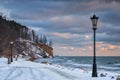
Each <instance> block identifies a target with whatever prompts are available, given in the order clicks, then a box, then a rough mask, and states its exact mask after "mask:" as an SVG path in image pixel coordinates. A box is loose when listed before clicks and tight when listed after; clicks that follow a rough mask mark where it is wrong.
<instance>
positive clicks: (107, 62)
mask: <svg viewBox="0 0 120 80" xmlns="http://www.w3.org/2000/svg"><path fill="white" fill-rule="evenodd" d="M48 61H49V63H51V64H59V65H62V66H65V67H68V68H80V69H84V70H88V71H91V70H92V64H93V57H90V56H84V57H83V56H81V57H80V56H56V57H55V58H53V59H49V60H48ZM96 64H97V71H107V72H115V73H118V74H120V57H111V56H105V57H102V56H101V57H96Z"/></svg>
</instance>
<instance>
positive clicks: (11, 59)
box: [10, 41, 13, 62]
mask: <svg viewBox="0 0 120 80" xmlns="http://www.w3.org/2000/svg"><path fill="white" fill-rule="evenodd" d="M10 45H11V54H10V62H13V57H12V56H13V53H12V49H13V41H11V42H10Z"/></svg>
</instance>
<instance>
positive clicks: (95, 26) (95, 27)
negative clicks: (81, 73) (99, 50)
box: [91, 14, 98, 77]
mask: <svg viewBox="0 0 120 80" xmlns="http://www.w3.org/2000/svg"><path fill="white" fill-rule="evenodd" d="M91 21H92V26H93V32H94V57H93V69H92V77H97V64H96V29H97V22H98V17H96V15H95V14H94V15H93V17H91Z"/></svg>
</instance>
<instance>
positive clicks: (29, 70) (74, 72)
mask: <svg viewBox="0 0 120 80" xmlns="http://www.w3.org/2000/svg"><path fill="white" fill-rule="evenodd" d="M100 73H104V74H105V73H107V76H106V77H100V76H98V77H97V78H92V77H91V71H85V70H82V69H73V68H67V67H64V66H62V65H50V64H41V63H35V62H30V61H25V60H23V59H22V60H19V61H14V62H13V63H11V64H7V59H6V58H0V80H116V78H117V76H118V75H119V74H116V73H109V72H104V71H101V72H99V74H100ZM112 76H114V78H112Z"/></svg>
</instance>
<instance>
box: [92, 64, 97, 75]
mask: <svg viewBox="0 0 120 80" xmlns="http://www.w3.org/2000/svg"><path fill="white" fill-rule="evenodd" d="M92 77H97V65H96V64H93V70H92Z"/></svg>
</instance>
